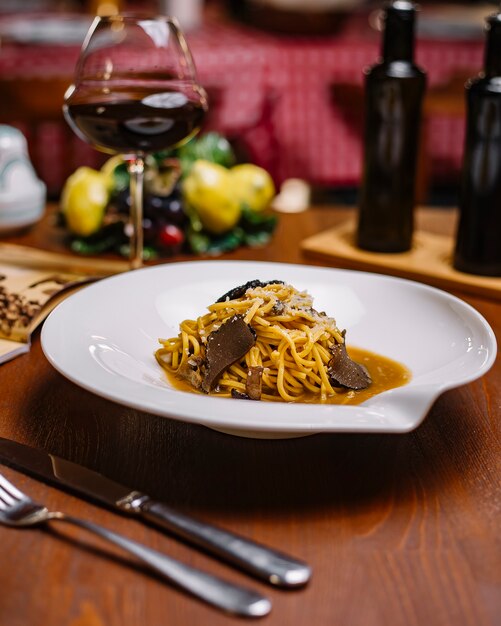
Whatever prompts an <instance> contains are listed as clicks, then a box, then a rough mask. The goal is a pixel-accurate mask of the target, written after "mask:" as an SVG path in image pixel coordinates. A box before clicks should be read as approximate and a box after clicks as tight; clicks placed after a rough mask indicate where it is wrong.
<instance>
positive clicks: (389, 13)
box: [383, 0, 416, 63]
mask: <svg viewBox="0 0 501 626" xmlns="http://www.w3.org/2000/svg"><path fill="white" fill-rule="evenodd" d="M415 12H416V6H415V5H414V4H413V3H412V2H408V1H407V0H395V1H394V2H392V3H390V4H389V5H388V6H387V7H386V12H385V27H384V37H383V61H384V62H385V63H391V62H393V61H407V62H409V63H412V62H413V60H414V16H415Z"/></svg>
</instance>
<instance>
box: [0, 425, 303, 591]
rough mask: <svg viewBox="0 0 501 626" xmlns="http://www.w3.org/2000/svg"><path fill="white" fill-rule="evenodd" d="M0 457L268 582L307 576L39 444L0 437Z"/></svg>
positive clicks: (296, 564)
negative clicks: (27, 443) (134, 516)
mask: <svg viewBox="0 0 501 626" xmlns="http://www.w3.org/2000/svg"><path fill="white" fill-rule="evenodd" d="M0 461H2V462H3V463H5V464H6V465H10V466H12V467H14V468H16V469H19V470H21V471H24V472H26V473H27V474H30V475H32V476H35V477H36V478H39V479H42V480H44V481H47V482H49V483H51V484H54V485H56V486H58V487H63V488H66V489H69V490H70V491H73V492H75V493H78V494H79V495H83V496H85V497H88V498H90V499H91V500H94V501H97V502H99V503H102V504H105V505H106V506H108V507H112V508H114V509H117V510H119V511H120V512H122V513H128V514H131V515H137V516H139V517H141V518H143V519H146V520H148V521H150V522H153V523H154V524H156V525H158V526H161V527H162V528H166V529H167V530H168V531H170V532H172V533H174V534H176V535H178V536H180V537H182V538H183V539H185V540H187V541H189V542H190V543H192V544H195V545H197V546H199V547H201V548H203V549H204V550H205V551H207V552H210V553H211V554H214V555H216V556H218V557H221V558H222V559H224V560H225V561H228V562H229V563H232V564H234V565H237V566H238V567H240V568H241V569H242V570H244V571H246V572H248V573H250V574H253V575H254V576H256V577H257V578H260V579H262V580H265V581H267V582H269V583H271V584H273V585H277V586H279V587H289V588H290V587H300V586H302V585H305V584H306V583H307V582H308V580H309V579H310V577H311V568H310V567H309V565H307V564H306V563H305V562H303V561H300V560H298V559H294V558H291V557H289V556H287V555H286V554H283V553H281V552H278V551H276V550H273V549H271V548H268V547H266V546H264V545H261V544H258V543H255V542H254V541H251V540H249V539H245V538H244V537H241V536H239V535H236V534H234V533H231V532H229V531H227V530H224V529H222V528H218V527H216V526H212V525H210V524H207V523H206V522H202V521H199V520H196V519H194V518H192V517H188V516H186V515H183V514H182V513H179V512H177V511H175V510H173V509H171V508H170V507H169V506H167V505H166V504H164V503H163V502H158V501H156V500H153V499H152V498H150V497H149V496H148V495H146V494H145V493H142V492H140V491H136V490H134V489H131V488H129V487H125V486H123V485H121V484H120V483H117V482H115V481H114V480H110V479H109V478H107V477H106V476H103V475H102V474H99V473H98V472H95V471H94V470H91V469H88V468H87V467H84V466H82V465H78V464H77V463H73V462H72V461H67V460H66V459H62V458H60V457H58V456H55V455H53V454H49V453H48V452H46V451H45V450H40V449H37V448H32V447H30V446H27V445H25V444H21V443H18V442H15V441H11V440H9V439H3V438H2V437H0Z"/></svg>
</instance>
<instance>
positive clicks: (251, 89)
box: [0, 16, 483, 186]
mask: <svg viewBox="0 0 501 626" xmlns="http://www.w3.org/2000/svg"><path fill="white" fill-rule="evenodd" d="M188 38H189V41H190V44H191V47H192V51H193V56H194V58H195V61H196V64H197V67H198V71H199V76H200V79H201V82H202V83H203V84H204V85H206V86H207V87H208V88H209V89H210V90H213V91H214V90H216V91H217V93H218V94H220V97H219V98H218V100H219V102H218V103H217V106H216V107H215V109H214V110H213V112H212V116H211V120H210V125H211V127H214V128H217V129H219V130H221V131H222V132H224V133H227V134H230V135H233V136H235V135H240V136H242V137H243V138H244V139H245V142H246V145H247V147H248V149H249V150H250V152H251V154H252V158H253V159H254V160H255V161H256V162H257V163H259V164H261V165H263V166H265V167H267V168H268V169H270V170H271V171H272V173H273V175H274V176H275V178H276V179H277V181H281V180H283V179H285V178H288V177H292V176H298V177H302V178H306V179H308V180H310V181H312V182H314V183H318V184H323V185H332V186H335V185H338V186H339V185H345V186H346V185H356V184H357V183H358V181H359V178H360V172H361V160H362V150H361V134H362V128H361V126H362V124H361V120H360V110H359V109H357V107H353V106H352V105H350V100H349V98H346V97H345V96H344V94H345V93H346V90H349V89H350V88H351V89H352V90H353V89H355V92H356V90H357V89H358V93H359V94H361V93H362V92H361V87H362V84H363V69H364V67H366V66H368V65H370V64H371V63H373V62H374V61H375V59H376V58H377V56H378V52H379V35H378V33H375V32H373V31H371V30H370V29H369V28H368V26H367V19H366V18H360V16H357V17H355V18H354V19H353V20H352V21H351V22H349V23H348V24H347V25H346V27H345V28H344V29H343V31H342V32H340V33H338V34H336V35H333V36H331V37H323V38H318V39H314V38H291V37H278V36H273V35H269V34H266V33H263V32H259V31H256V30H254V29H248V28H245V27H243V26H237V25H228V24H218V23H208V24H206V25H205V26H204V27H203V28H202V29H200V30H199V31H197V32H193V33H191V34H190V35H189V37H188ZM482 50H483V41H481V40H479V41H458V40H449V41H437V40H431V39H428V40H420V41H418V44H417V54H416V56H417V61H418V63H419V64H420V65H421V66H422V67H423V68H424V69H425V70H426V72H427V73H428V86H429V88H434V87H437V86H439V85H442V84H446V83H447V82H448V81H449V80H450V78H451V76H453V75H454V73H456V72H458V71H463V72H465V73H470V74H475V73H477V72H478V71H479V69H480V68H481V64H482V55H483V52H482ZM77 56H78V48H77V47H74V46H67V47H62V46H50V45H45V46H42V45H38V46H32V45H23V46H20V45H5V46H4V47H2V48H1V49H0V74H1V75H2V76H3V77H4V78H5V77H15V76H17V77H20V76H23V77H29V76H33V75H37V76H46V77H49V76H54V75H60V76H61V75H64V76H69V77H71V76H72V73H73V69H74V65H75V61H76V58H77ZM0 113H1V111H0ZM427 131H428V133H427V135H428V138H429V139H428V146H427V150H428V153H429V158H430V162H431V171H432V174H433V177H434V179H435V180H443V179H449V180H450V179H451V177H452V178H453V177H454V176H455V174H456V173H457V171H458V170H459V167H460V162H461V155H462V149H463V138H464V121H463V120H462V119H459V118H457V117H456V118H454V117H439V116H434V117H432V118H430V119H428V120H427ZM44 132H45V135H44V136H43V139H44V141H46V142H47V134H48V135H49V139H50V142H49V143H50V146H51V147H50V150H52V151H55V152H56V153H57V149H58V148H57V128H55V127H54V126H53V125H51V126H49V127H46V129H45V131H44ZM78 155H79V156H78V158H80V159H82V160H83V161H85V162H89V161H92V158H93V157H92V153H91V152H90V149H88V148H84V147H81V148H80V152H79V153H78ZM53 156H54V155H53ZM55 156H57V155H55ZM50 160H51V161H53V162H54V160H57V159H55V158H51V159H50ZM55 170H57V165H56V164H55V163H54V164H53V166H52V178H53V180H52V181H51V182H52V183H53V184H54V183H55V178H57V176H56V177H55V176H54V171H55ZM50 175H51V174H50V172H49V171H46V172H44V177H45V178H47V176H50Z"/></svg>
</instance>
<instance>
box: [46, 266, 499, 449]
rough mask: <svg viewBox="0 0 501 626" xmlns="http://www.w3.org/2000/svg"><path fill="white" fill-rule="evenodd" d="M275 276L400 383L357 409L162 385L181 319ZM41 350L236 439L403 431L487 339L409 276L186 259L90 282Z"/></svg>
mask: <svg viewBox="0 0 501 626" xmlns="http://www.w3.org/2000/svg"><path fill="white" fill-rule="evenodd" d="M256 278H257V279H260V280H263V281H266V280H270V279H280V280H284V281H286V282H288V283H290V284H292V285H293V286H295V287H296V288H298V289H301V290H303V289H306V290H307V291H308V292H309V293H310V294H311V295H312V296H313V297H314V306H315V308H316V309H317V310H319V311H326V312H327V313H328V314H329V315H331V316H333V317H335V318H336V320H337V323H338V326H339V327H340V328H346V329H347V339H348V341H349V343H350V344H351V345H354V346H357V347H360V348H366V349H368V350H372V351H374V352H378V353H380V354H382V355H385V356H388V357H390V358H392V359H395V360H397V361H400V362H401V363H403V364H405V365H406V366H407V367H408V368H409V369H410V370H411V372H412V380H411V381H410V383H408V384H407V385H405V386H404V387H399V388H397V389H393V390H390V391H386V392H384V393H382V394H379V395H377V396H375V397H373V398H371V399H369V400H367V401H366V402H364V403H363V404H361V405H358V406H336V405H317V404H289V403H274V402H273V403H271V402H270V403H268V402H251V401H243V400H234V399H230V398H214V397H207V396H204V395H198V394H192V393H189V392H183V391H179V390H176V389H174V388H173V387H172V386H171V385H170V384H169V382H168V380H167V379H166V377H165V374H164V372H163V370H162V369H161V368H160V367H159V366H158V364H157V362H156V360H155V358H154V355H153V353H154V352H155V350H156V349H157V347H158V342H157V340H158V338H159V337H163V338H167V337H172V336H174V335H177V333H178V325H179V322H180V321H181V320H184V319H186V318H191V319H194V318H196V317H198V316H199V315H201V314H203V313H204V312H205V310H206V306H207V305H209V304H211V303H213V302H214V301H215V300H216V299H217V298H218V297H219V296H221V295H222V294H224V293H225V292H226V291H228V289H231V288H232V287H235V286H237V285H241V284H243V283H245V282H247V281H248V280H252V279H256ZM42 346H43V350H44V352H45V355H46V356H47V358H48V359H49V361H50V362H51V363H52V365H53V366H54V367H55V368H56V369H57V370H59V371H60V372H61V373H62V374H63V375H64V376H66V377H67V378H69V379H70V380H71V381H73V382H75V383H76V384H78V385H81V386H82V387H84V388H85V389H88V390H90V391H92V392H94V393H96V394H98V395H100V396H102V397H104V398H108V399H109V400H114V401H115V402H118V403H121V404H124V405H126V406H130V407H134V408H136V409H140V410H143V411H148V412H151V413H155V414H157V415H162V416H165V417H172V418H175V419H179V420H184V421H187V422H194V423H197V424H204V425H205V426H209V427H211V428H214V429H216V430H221V431H224V432H229V433H232V434H238V435H241V436H247V437H266V438H273V437H290V436H299V435H307V434H313V433H322V432H385V433H390V432H391V433H397V432H407V431H409V430H412V429H413V428H416V426H418V425H419V424H420V423H421V421H422V420H423V419H424V417H425V416H426V414H427V412H428V410H429V408H430V406H431V405H432V403H433V402H434V400H435V399H436V398H437V397H438V396H439V395H440V394H441V393H442V392H443V391H445V390H447V389H451V388H453V387H457V386H459V385H462V384H464V383H467V382H470V381H472V380H475V379H476V378H478V377H480V376H482V374H484V373H485V372H486V371H487V370H488V369H489V368H490V367H491V365H492V363H493V362H494V358H495V356H496V340H495V337H494V333H493V332H492V329H491V328H490V326H489V325H488V324H487V322H486V321H485V319H484V318H483V317H482V316H481V315H480V314H479V313H478V312H477V311H475V309H473V308H472V307H470V306H469V305H468V304H466V303H465V302H463V301H462V300H459V299H458V298H455V297H454V296H451V295H450V294H448V293H445V292H443V291H440V290H438V289H434V288H432V287H428V286H426V285H422V284H420V283H416V282H412V281H408V280H402V279H399V278H391V277H388V276H381V275H378V274H369V273H365V272H354V271H347V270H337V269H327V268H317V267H305V266H301V265H287V264H280V263H257V262H244V261H242V262H231V261H215V260H214V261H195V262H191V263H171V264H166V265H160V266H156V267H151V268H146V269H141V270H136V271H134V272H129V273H126V274H121V275H118V276H114V277H112V278H108V279H105V280H102V281H100V282H97V283H94V284H92V285H90V286H89V287H86V288H84V289H82V290H81V291H79V292H77V293H76V294H75V295H73V296H71V297H69V298H68V299H66V300H65V301H64V302H63V303H62V304H60V305H59V306H58V307H57V308H56V309H55V310H54V311H53V312H52V313H51V315H50V316H49V317H48V319H47V320H46V322H45V324H44V327H43V331H42Z"/></svg>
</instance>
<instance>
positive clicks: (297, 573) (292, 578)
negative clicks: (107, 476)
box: [138, 498, 311, 587]
mask: <svg viewBox="0 0 501 626" xmlns="http://www.w3.org/2000/svg"><path fill="white" fill-rule="evenodd" d="M138 508H139V513H140V514H141V515H142V516H143V517H145V518H146V519H147V520H149V521H151V522H154V523H155V524H157V525H159V526H162V527H163V528H166V529H167V530H169V531H171V532H173V533H176V534H177V535H179V536H181V537H183V539H186V540H188V541H189V542H191V543H193V544H196V545H197V546H200V547H201V548H204V549H205V550H206V551H207V552H210V553H212V554H215V555H216V556H219V557H221V558H223V559H224V560H226V561H228V562H230V563H233V564H235V565H238V566H239V567H240V568H242V569H243V570H245V571H247V572H249V573H251V574H253V575H254V576H257V577H258V578H261V579H263V580H266V581H268V582H270V583H272V584H273V585H277V586H280V587H299V586H302V585H304V584H306V583H307V582H308V580H309V579H310V576H311V568H310V567H309V566H308V565H307V564H306V563H304V562H303V561H299V560H297V559H293V558H291V557H289V556H287V555H286V554H282V553H281V552H277V551H276V550H272V549H271V548H267V547H266V546H263V545H261V544H258V543H255V542H253V541H251V540H249V539H245V538H244V537H241V536H239V535H235V534H233V533H231V532H229V531H227V530H223V529H222V528H217V527H215V526H212V525H210V524H207V523H205V522H201V521H199V520H196V519H194V518H191V517H187V516H186V515H183V514H182V513H178V512H177V511H174V510H173V509H171V508H170V507H168V506H167V505H166V504H163V503H162V502H156V501H154V500H150V499H149V498H146V499H145V500H143V501H142V502H141V504H140V505H139V507H138Z"/></svg>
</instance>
